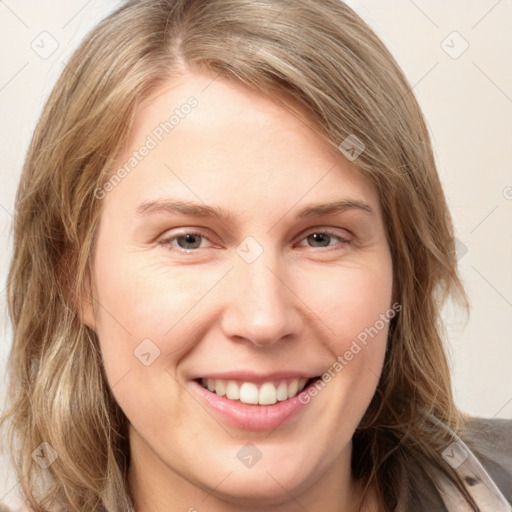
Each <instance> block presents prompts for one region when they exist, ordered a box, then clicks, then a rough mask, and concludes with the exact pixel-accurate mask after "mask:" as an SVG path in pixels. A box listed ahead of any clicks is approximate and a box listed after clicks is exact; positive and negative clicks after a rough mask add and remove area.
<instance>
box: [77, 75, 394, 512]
mask: <svg viewBox="0 0 512 512" xmlns="http://www.w3.org/2000/svg"><path fill="white" fill-rule="evenodd" d="M191 97H193V99H190V98H191ZM187 100H188V103H187ZM186 105H188V107H186ZM173 115H174V117H171V116H173ZM340 142H341V141H340ZM144 148H146V149H144ZM123 166H124V172H122V171H119V169H120V168H122V167H123ZM112 172H113V173H117V174H116V176H117V178H112V179H111V180H110V185H107V186H106V187H104V188H103V189H101V190H97V194H96V195H97V199H95V200H98V201H101V208H102V214H101V220H100V225H99V228H98V232H97V240H96V246H95V255H94V275H93V285H94V296H95V300H94V301H93V306H92V307H91V304H90V303H89V302H87V301H84V304H83V319H84V322H85V323H86V324H88V325H89V326H90V327H92V328H93V329H94V330H95V331H96V333H97V335H98V337H99V341H100V346H101V351H102V354H103V359H104V364H105V369H106V374H107V378H108V381H109V384H110V386H111V388H112V390H113V393H114V395H115V398H116V400H117V402H118V403H119V405H120V407H121V408H122V410H123V411H124V413H125V414H126V416H127V418H128V419H129V422H130V429H129V434H130V445H131V452H132V461H131V468H130V479H131V482H132V484H133V485H134V487H140V488H141V489H142V488H145V489H147V490H148V491H149V490H151V493H149V492H148V491H147V492H146V495H145V500H146V502H147V503H152V504H155V506H156V504H158V503H164V502H165V500H166V499H168V497H169V496H171V495H172V496H175V498H173V499H175V500H178V501H176V503H179V504H180V505H183V506H185V507H192V506H197V507H196V508H197V509H198V510H201V500H202V499H204V498H205V497H207V499H208V500H211V501H205V503H204V506H205V507H207V508H208V503H211V504H212V505H213V503H214V501H215V500H224V501H225V502H231V503H237V504H238V505H240V504H244V503H246V502H245V501H244V500H250V502H251V503H254V504H256V503H267V504H271V503H276V504H277V503H282V502H283V501H286V500H289V499H291V498H290V496H294V497H295V498H296V499H297V500H299V501H300V500H302V501H301V503H303V504H304V506H307V504H308V503H309V501H308V500H313V499H314V494H315V489H317V490H318V489H320V487H321V486H322V485H324V484H325V483H326V482H331V483H332V485H331V491H332V492H334V493H337V492H338V491H337V490H332V489H336V487H340V488H341V487H343V484H342V482H347V481H348V479H349V475H350V455H351V437H352V435H353V433H354V430H355V428H356V426H357V425H358V423H359V421H360V420H361V418H362V416H363V414H364V412H365V410H366V409H367V407H368V405H369V403H370V400H371V398H372V396H373V394H374V392H375V389H376V386H377V382H378V379H379V376H380V373H381V369H382V365H383V360H384V354H385V348H386V337H387V333H388V325H389V319H390V318H391V317H392V316H393V314H394V312H391V313H393V314H391V315H390V308H391V301H392V297H391V293H392V262H391V256H390V250H389V246H388V243H387V240H386V236H385V229H384V225H383V219H382V214H381V209H380V205H379V200H378V195H377V192H376V190H375V188H374V187H373V185H372V184H371V183H370V182H369V181H367V180H366V179H365V178H364V177H363V176H362V175H361V174H360V173H359V172H358V170H357V168H356V167H355V166H354V165H353V164H352V163H351V162H350V161H349V160H347V159H346V158H345V157H344V156H343V155H342V154H341V153H340V152H338V151H337V150H335V149H333V148H331V147H330V146H328V145H327V144H326V143H325V142H324V141H322V139H321V138H320V137H319V135H318V134H317V133H315V131H314V130H313V129H311V128H309V127H308V126H307V125H306V124H305V122H304V121H303V120H299V119H298V118H297V117H296V116H295V115H293V114H291V113H290V111H289V110H288V109H286V108H284V107H283V106H279V104H277V103H274V102H272V101H270V100H269V99H265V98H264V97H263V96H261V95H258V94H257V93H254V92H250V91H248V90H247V89H245V88H243V87H242V86H241V85H240V84H237V83H234V82H230V81H225V80H223V79H221V78H217V79H216V80H214V81H212V79H211V78H210V77H208V76H205V75H199V74H188V75H186V76H185V77H184V78H182V79H181V80H180V81H179V82H178V83H174V84H170V85H168V86H167V87H162V88H161V89H160V90H159V91H158V93H157V94H156V95H155V96H154V97H153V98H152V100H151V101H148V102H146V103H145V104H144V105H143V106H142V107H141V108H140V109H139V111H138V113H137V117H136V122H135V126H134V128H133V131H132V133H131V137H130V140H129V141H128V144H127V146H126V147H125V148H124V150H123V151H122V154H121V155H120V156H119V158H118V160H117V165H116V167H115V168H113V171H112ZM333 204H334V206H333ZM327 205H331V206H327ZM336 205H337V206H336ZM322 375H324V378H323V380H317V381H313V383H310V382H311V379H313V378H315V377H319V376H322ZM304 385H306V386H307V387H306V389H304V390H303V391H302V392H301V393H299V394H298V395H297V392H298V391H300V390H301V388H302V387H303V386H304ZM204 386H206V387H207V388H208V387H209V388H210V389H209V390H208V389H205V387H204ZM226 393H227V395H228V397H229V398H228V397H227V396H226ZM220 395H223V396H220ZM316 494H317V496H316V499H317V501H316V503H318V499H319V496H318V494H320V493H319V492H316ZM324 494H325V493H324ZM176 496H179V497H176ZM327 498H328V497H327ZM323 499H326V498H325V496H324V498H323ZM179 500H182V501H179ZM193 500H195V501H193ZM208 509H210V510H212V509H211V508H208ZM184 510H186V508H184Z"/></svg>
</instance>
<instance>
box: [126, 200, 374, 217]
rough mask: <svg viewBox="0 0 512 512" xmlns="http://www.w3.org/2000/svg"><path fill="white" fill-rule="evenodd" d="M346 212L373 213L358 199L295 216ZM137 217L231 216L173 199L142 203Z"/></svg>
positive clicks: (320, 206) (314, 207) (215, 208)
mask: <svg viewBox="0 0 512 512" xmlns="http://www.w3.org/2000/svg"><path fill="white" fill-rule="evenodd" d="M347 210H359V211H363V212H366V213H369V214H371V215H374V214H375V212H374V210H373V208H372V207H371V206H370V205H369V204H367V203H365V202H363V201H361V200H359V199H340V200H338V201H331V202H329V203H323V204H315V205H312V206H307V207H306V208H303V209H302V210H301V211H300V212H299V213H298V214H297V216H296V218H297V219H298V220H302V219H307V218H311V217H322V216H327V215H334V214H336V213H342V212H345V211H347ZM136 213H137V215H139V216H145V215H149V214H153V213H180V214H183V215H192V216H195V217H207V218H215V219H220V220H222V221H225V222H226V221H229V220H230V219H231V218H232V215H231V214H230V213H229V212H227V211H226V210H224V209H223V208H221V207H219V206H208V205H206V204H201V203H194V202H191V201H179V200H173V199H157V200H154V201H143V202H142V203H141V204H140V205H139V206H138V207H137V209H136Z"/></svg>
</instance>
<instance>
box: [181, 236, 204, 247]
mask: <svg viewBox="0 0 512 512" xmlns="http://www.w3.org/2000/svg"><path fill="white" fill-rule="evenodd" d="M180 238H182V239H185V242H184V244H179V245H180V246H181V247H182V249H196V248H197V247H199V245H200V243H199V244H198V243H197V240H199V239H200V236H198V235H193V234H186V235H183V236H182V237H180ZM196 238H197V240H196ZM194 240H195V243H194ZM188 244H192V245H193V246H194V247H183V246H182V245H188Z"/></svg>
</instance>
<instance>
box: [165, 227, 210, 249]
mask: <svg viewBox="0 0 512 512" xmlns="http://www.w3.org/2000/svg"><path fill="white" fill-rule="evenodd" d="M203 240H209V238H208V237H207V236H206V235H205V234H204V233H202V232H200V231H185V232H183V233H178V234H176V235H174V236H171V237H167V238H164V239H163V240H160V241H159V244H160V245H163V246H165V247H167V248H169V249H171V250H176V249H177V250H178V251H180V252H185V253H188V252H195V251H194V249H200V248H203V249H204V248H205V247H201V242H202V241H203ZM174 248H176V249H174Z"/></svg>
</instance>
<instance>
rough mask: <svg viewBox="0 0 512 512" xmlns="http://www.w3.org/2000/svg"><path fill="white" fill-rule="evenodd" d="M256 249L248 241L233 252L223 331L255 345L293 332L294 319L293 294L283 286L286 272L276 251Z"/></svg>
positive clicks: (266, 342)
mask: <svg viewBox="0 0 512 512" xmlns="http://www.w3.org/2000/svg"><path fill="white" fill-rule="evenodd" d="M259 246H260V247H259V248H258V247H257V246H256V244H255V243H254V241H251V240H249V241H248V243H247V245H244V243H242V244H240V247H239V248H238V250H237V253H238V255H237V256H236V258H235V263H234V269H233V272H231V280H230V282H229V284H228V286H229V287H230V288H231V290H230V291H228V294H229V301H228V303H227V309H226V311H225V312H224V331H225V334H226V335H227V336H230V337H233V336H236V337H243V338H245V339H248V340H250V341H251V342H252V343H254V344H255V345H269V344H272V343H275V342H277V341H279V340H280V339H281V338H283V337H284V336H287V335H290V334H292V333H294V332H295V331H296V329H297V327H298V323H297V321H298V320H297V312H296V311H295V308H294V300H293V297H294V296H293V293H292V292H291V291H290V290H289V289H288V288H287V286H286V285H285V284H284V283H285V282H286V276H287V274H288V273H287V272H282V269H283V265H282V264H281V261H280V258H279V255H278V253H277V251H276V250H275V249H273V248H270V247H266V248H265V249H264V248H263V246H262V244H259ZM281 273H282V274H283V275H280V274H281ZM283 281H284V282H283Z"/></svg>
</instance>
